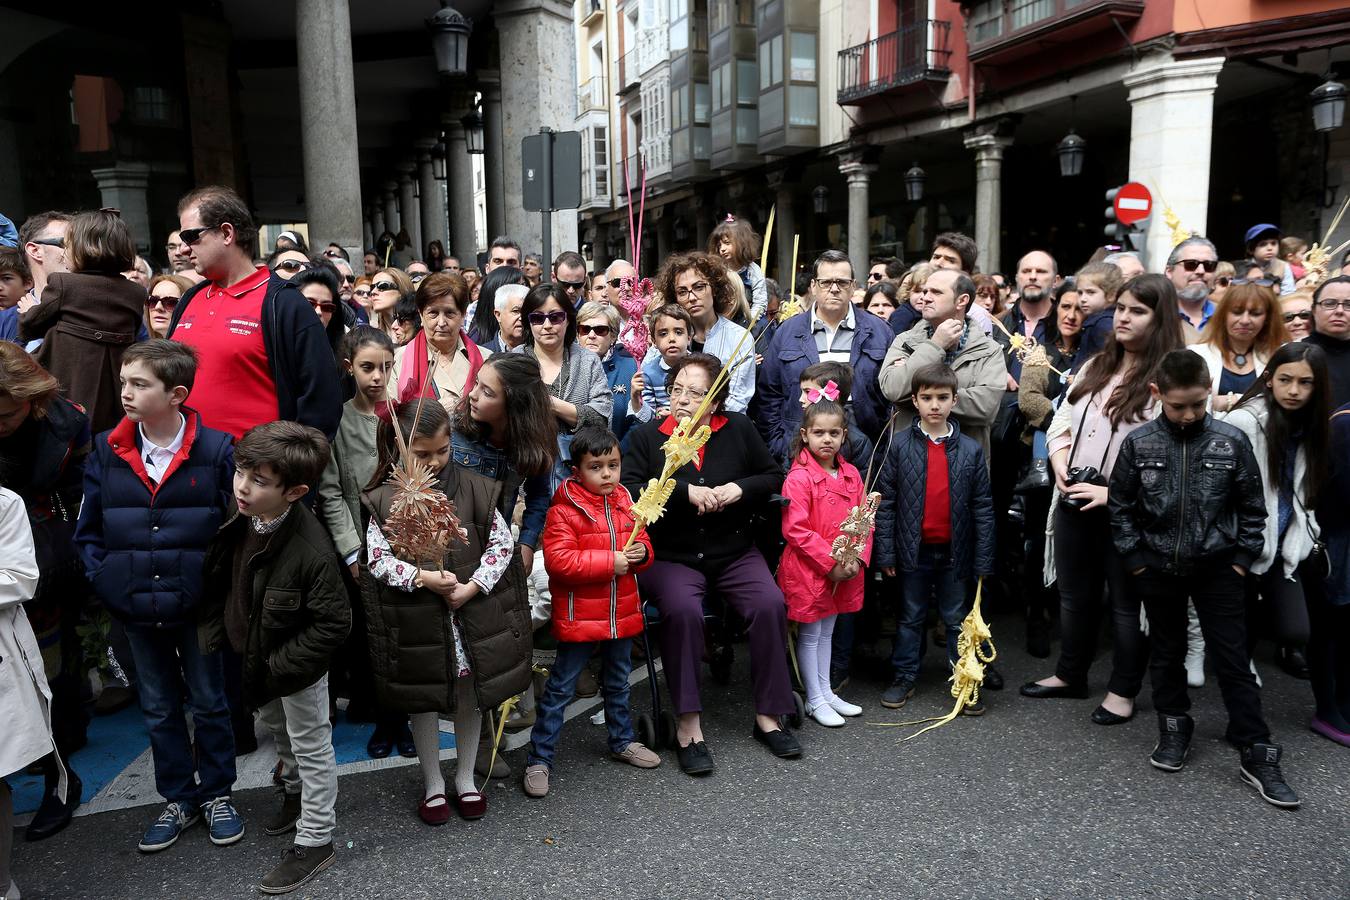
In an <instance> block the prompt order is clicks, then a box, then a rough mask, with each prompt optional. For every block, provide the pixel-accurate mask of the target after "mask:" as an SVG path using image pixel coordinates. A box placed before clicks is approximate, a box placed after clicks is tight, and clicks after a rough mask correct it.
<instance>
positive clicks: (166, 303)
mask: <svg viewBox="0 0 1350 900" xmlns="http://www.w3.org/2000/svg"><path fill="white" fill-rule="evenodd" d="M177 305H178V298H177V297H160V296H150V297H146V298H145V308H146V309H154V308H155V307H156V306H163V307H164V308H165V309H167V310H168V311H169V312H173V309H174V307H175V306H177Z"/></svg>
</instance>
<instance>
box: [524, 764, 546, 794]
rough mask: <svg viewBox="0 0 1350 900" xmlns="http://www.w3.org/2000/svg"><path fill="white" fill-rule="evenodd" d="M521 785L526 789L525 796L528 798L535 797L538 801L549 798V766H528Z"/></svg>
mask: <svg viewBox="0 0 1350 900" xmlns="http://www.w3.org/2000/svg"><path fill="white" fill-rule="evenodd" d="M520 785H521V787H523V788H524V789H525V796H527V797H534V798H535V799H536V800H537V799H539V798H540V797H547V796H548V766H546V765H544V764H543V763H535V764H534V765H532V766H526V767H525V777H524V779H522V780H521V782H520Z"/></svg>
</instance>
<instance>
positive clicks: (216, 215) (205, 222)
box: [169, 186, 342, 439]
mask: <svg viewBox="0 0 1350 900" xmlns="http://www.w3.org/2000/svg"><path fill="white" fill-rule="evenodd" d="M178 218H179V224H180V228H179V232H178V234H179V239H180V240H181V241H182V242H183V243H184V244H186V245H187V246H188V247H189V248H190V251H191V255H192V264H193V268H194V269H195V270H196V271H197V272H198V273H199V274H200V275H201V276H202V277H203V278H204V279H205V280H204V281H203V282H202V283H201V284H199V285H197V286H196V287H195V288H193V289H192V290H190V291H188V292H187V293H186V294H185V295H184V296H183V299H182V300H180V301H179V303H178V307H177V308H176V309H175V310H174V317H173V323H172V324H171V325H170V328H169V335H170V337H172V338H173V339H174V340H178V341H182V342H183V343H185V344H189V345H191V346H192V347H193V348H195V349H196V351H197V355H198V358H199V360H200V362H199V364H198V369H197V383H196V386H195V387H194V388H193V389H192V405H193V407H194V408H195V409H196V410H197V412H199V413H200V414H201V417H202V421H203V422H204V423H205V424H206V425H208V426H210V427H212V428H216V429H219V430H221V431H228V432H230V433H231V434H233V435H234V436H235V437H236V438H238V437H240V436H242V435H243V433H244V432H245V431H247V430H248V429H250V428H252V427H253V426H254V425H260V424H262V423H264V422H271V421H273V420H276V419H288V420H291V421H295V422H300V423H301V424H303V425H310V426H313V427H314V428H317V429H319V430H320V431H322V432H323V433H324V434H325V435H327V436H328V437H329V438H330V439H331V438H332V437H333V435H334V434H335V433H336V432H337V426H338V422H339V420H340V419H341V416H342V393H341V388H340V376H339V372H338V369H337V364H336V361H335V360H334V358H333V351H332V347H333V346H335V345H336V342H337V340H338V339H339V338H340V337H341V334H342V319H341V317H338V316H334V317H333V318H332V320H331V321H330V322H329V324H328V330H327V331H325V329H324V325H323V323H322V321H320V319H319V317H318V316H316V315H315V314H314V310H313V308H312V307H311V306H310V304H309V301H307V300H306V299H305V298H304V296H303V295H302V294H301V293H300V291H299V290H298V289H296V287H295V286H294V285H292V284H291V283H290V282H289V281H285V280H284V279H282V278H280V277H278V276H277V275H274V274H272V273H270V272H268V271H267V269H266V268H265V267H263V266H259V265H257V264H256V263H255V262H254V258H255V252H256V249H257V241H258V229H257V227H256V226H255V225H254V224H253V217H252V216H251V215H250V214H249V211H248V207H247V206H245V205H244V201H243V200H242V199H241V198H240V197H239V195H238V194H236V193H235V192H234V191H232V190H230V189H229V188H225V187H218V186H213V187H204V188H198V189H197V190H195V191H192V192H191V193H189V194H188V195H187V196H185V197H184V198H183V199H182V200H180V201H179V203H178Z"/></svg>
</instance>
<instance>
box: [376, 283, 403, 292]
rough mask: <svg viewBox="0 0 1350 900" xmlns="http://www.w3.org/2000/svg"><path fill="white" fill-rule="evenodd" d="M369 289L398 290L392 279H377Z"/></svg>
mask: <svg viewBox="0 0 1350 900" xmlns="http://www.w3.org/2000/svg"><path fill="white" fill-rule="evenodd" d="M370 289H371V290H372V291H396V290H398V285H396V284H394V283H393V282H392V281H377V282H375V283H374V284H372V285H371V286H370Z"/></svg>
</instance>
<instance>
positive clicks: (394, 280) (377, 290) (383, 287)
mask: <svg viewBox="0 0 1350 900" xmlns="http://www.w3.org/2000/svg"><path fill="white" fill-rule="evenodd" d="M415 290H416V288H414V287H413V283H412V279H411V278H409V277H408V276H407V275H405V274H404V273H403V270H402V269H395V268H392V267H390V268H385V269H381V270H380V271H378V272H376V273H375V274H374V275H372V276H371V278H370V307H369V309H368V312H369V313H370V324H371V325H372V326H374V327H375V328H378V329H380V330H381V331H383V332H384V333H385V334H387V335H390V336H391V337H392V336H393V326H394V307H395V306H397V305H398V301H399V300H402V299H403V298H404V297H411V296H412V295H413V292H414V291H415Z"/></svg>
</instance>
